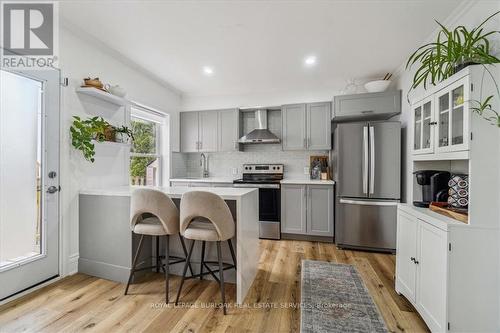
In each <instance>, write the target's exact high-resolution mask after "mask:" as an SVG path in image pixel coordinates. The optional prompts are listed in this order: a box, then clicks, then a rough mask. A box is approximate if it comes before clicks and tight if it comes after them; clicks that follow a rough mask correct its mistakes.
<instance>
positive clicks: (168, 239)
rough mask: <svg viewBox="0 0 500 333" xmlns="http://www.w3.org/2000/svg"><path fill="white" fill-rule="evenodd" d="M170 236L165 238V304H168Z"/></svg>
mask: <svg viewBox="0 0 500 333" xmlns="http://www.w3.org/2000/svg"><path fill="white" fill-rule="evenodd" d="M169 243H170V235H167V237H166V238H165V303H167V304H168V280H169V273H170V246H169V245H170V244H169Z"/></svg>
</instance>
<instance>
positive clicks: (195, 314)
mask: <svg viewBox="0 0 500 333" xmlns="http://www.w3.org/2000/svg"><path fill="white" fill-rule="evenodd" d="M261 247H262V256H261V259H260V270H259V273H258V274H257V277H256V279H255V281H254V283H253V285H252V288H251V290H250V292H249V295H248V296H247V298H246V301H245V303H246V304H249V305H250V307H247V308H230V309H229V310H228V315H226V316H224V315H223V314H222V309H219V308H215V307H210V308H200V306H201V305H205V306H206V305H207V304H209V303H210V302H219V301H220V293H219V289H218V285H217V284H216V283H215V282H213V281H200V280H187V281H186V283H185V287H184V288H183V294H182V295H181V301H183V302H186V303H191V304H192V305H193V306H192V307H190V308H189V307H183V306H179V307H174V305H173V304H172V303H171V304H169V306H168V307H166V305H165V304H164V303H162V302H163V300H164V293H163V292H164V280H163V275H162V274H154V273H151V274H149V275H148V276H147V277H144V278H143V279H142V280H143V281H142V283H140V284H135V285H132V286H131V288H130V295H128V296H124V295H123V291H124V287H125V286H124V285H123V284H120V283H116V282H112V281H108V280H103V279H99V278H95V277H91V276H87V275H83V274H76V275H73V276H70V277H67V278H65V279H62V280H61V281H59V282H57V283H55V284H53V285H50V286H48V287H45V288H43V289H40V290H38V291H36V292H34V293H32V294H30V295H27V296H25V297H23V298H21V299H19V300H16V301H14V302H12V303H9V304H6V305H4V306H3V307H0V332H2V333H3V332H20V331H23V332H79V331H86V332H117V331H120V332H122V331H130V332H298V331H299V330H300V310H299V309H298V308H294V307H293V306H291V307H284V306H282V305H281V304H288V303H299V302H300V262H301V260H302V259H316V260H326V261H331V262H338V263H348V264H352V265H354V266H355V267H356V268H357V270H358V271H359V273H360V275H361V277H362V279H363V281H364V283H365V284H366V286H367V288H368V290H369V292H370V294H371V296H372V297H373V299H374V301H375V303H376V304H377V306H378V308H379V309H380V312H381V314H382V316H383V318H384V320H385V322H386V324H387V327H388V329H389V330H390V331H393V332H428V329H427V327H426V326H425V324H424V322H423V321H422V319H421V318H420V317H419V315H418V314H417V313H416V312H415V310H414V309H413V308H412V306H411V305H410V304H409V303H408V302H407V301H406V300H405V299H404V298H403V297H401V296H398V295H397V294H396V292H395V291H394V287H393V286H394V268H395V256H393V255H387V254H378V253H369V252H360V251H346V250H339V249H337V248H336V247H335V245H333V244H325V243H317V242H304V241H267V240H263V241H261ZM179 282H180V278H179V277H174V278H173V279H172V280H171V283H170V288H171V289H170V293H171V296H170V298H171V301H173V299H174V297H175V293H176V291H177V287H178V284H179ZM235 293H236V292H235V288H234V285H232V284H228V285H226V297H227V298H228V299H229V301H230V302H233V301H234V299H235ZM194 304H197V305H198V307H196V306H194ZM254 304H261V306H262V307H261V308H254V307H253V306H254ZM266 304H276V308H273V307H271V306H264V305H266Z"/></svg>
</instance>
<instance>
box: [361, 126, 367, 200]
mask: <svg viewBox="0 0 500 333" xmlns="http://www.w3.org/2000/svg"><path fill="white" fill-rule="evenodd" d="M362 172H363V193H365V194H367V193H368V126H363V171H362Z"/></svg>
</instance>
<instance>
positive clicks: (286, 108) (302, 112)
mask: <svg viewBox="0 0 500 333" xmlns="http://www.w3.org/2000/svg"><path fill="white" fill-rule="evenodd" d="M281 119H282V136H283V138H282V142H283V150H303V149H306V148H307V133H306V132H307V128H306V104H290V105H283V106H282V107H281Z"/></svg>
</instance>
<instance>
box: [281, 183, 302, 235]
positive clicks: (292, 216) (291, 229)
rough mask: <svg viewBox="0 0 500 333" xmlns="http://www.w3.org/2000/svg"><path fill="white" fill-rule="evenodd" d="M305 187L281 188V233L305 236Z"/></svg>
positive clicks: (291, 186)
mask: <svg viewBox="0 0 500 333" xmlns="http://www.w3.org/2000/svg"><path fill="white" fill-rule="evenodd" d="M306 191H307V188H306V185H283V186H281V232H282V233H287V234H302V235H305V234H307V226H306V218H307V217H306V212H307V208H306V205H307V200H306V199H307V193H306Z"/></svg>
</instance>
